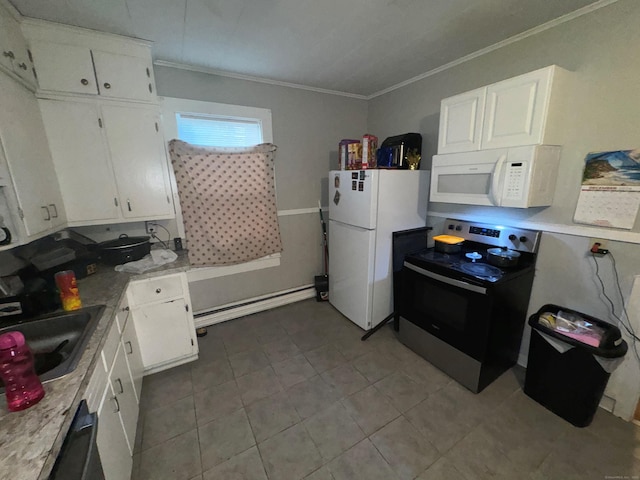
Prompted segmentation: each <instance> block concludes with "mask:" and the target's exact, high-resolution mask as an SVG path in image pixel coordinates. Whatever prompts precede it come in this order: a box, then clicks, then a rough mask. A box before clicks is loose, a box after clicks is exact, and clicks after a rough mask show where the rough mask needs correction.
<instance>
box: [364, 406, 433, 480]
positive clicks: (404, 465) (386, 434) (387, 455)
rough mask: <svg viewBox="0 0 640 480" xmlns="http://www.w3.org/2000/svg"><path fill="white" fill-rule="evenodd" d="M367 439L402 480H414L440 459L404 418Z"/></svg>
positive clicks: (397, 419)
mask: <svg viewBox="0 0 640 480" xmlns="http://www.w3.org/2000/svg"><path fill="white" fill-rule="evenodd" d="M369 439H370V440H371V442H372V443H373V444H374V445H375V447H376V448H377V449H378V451H379V452H380V453H381V454H382V456H383V457H384V459H385V460H386V461H387V463H388V464H389V465H391V468H393V470H394V471H395V472H396V475H398V478H400V479H402V480H413V479H414V478H415V477H417V476H418V475H420V474H421V473H422V472H424V471H425V470H426V469H427V468H428V467H429V466H430V465H431V464H432V463H433V462H435V461H436V460H437V459H438V457H439V456H440V455H439V453H438V450H437V449H436V448H435V447H434V446H433V445H431V443H429V441H428V440H427V439H426V438H425V437H424V436H423V435H422V434H421V433H420V432H418V431H417V430H416V429H415V428H414V427H413V426H412V425H411V424H410V423H409V422H408V421H407V419H406V418H404V417H398V418H396V419H395V420H394V421H392V422H391V423H389V424H388V425H386V426H384V427H382V428H381V429H380V430H378V431H377V432H376V433H374V434H373V435H371V437H369Z"/></svg>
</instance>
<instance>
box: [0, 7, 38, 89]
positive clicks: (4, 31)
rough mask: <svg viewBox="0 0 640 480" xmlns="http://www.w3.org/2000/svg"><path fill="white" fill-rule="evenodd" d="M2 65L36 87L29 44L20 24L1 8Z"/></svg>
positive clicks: (0, 40)
mask: <svg viewBox="0 0 640 480" xmlns="http://www.w3.org/2000/svg"><path fill="white" fill-rule="evenodd" d="M0 64H1V65H3V66H4V67H5V68H6V69H7V70H9V71H12V72H13V73H15V74H16V75H17V76H19V77H20V78H22V79H23V80H24V81H25V82H27V83H28V84H29V85H30V86H31V88H33V87H34V86H35V77H34V76H33V66H32V65H31V60H30V59H29V53H28V51H27V43H26V41H25V40H24V36H23V35H22V31H21V30H20V26H19V25H18V22H17V21H16V20H15V19H14V18H13V17H12V16H11V15H10V14H9V13H7V12H5V11H4V10H3V9H2V8H1V7H0Z"/></svg>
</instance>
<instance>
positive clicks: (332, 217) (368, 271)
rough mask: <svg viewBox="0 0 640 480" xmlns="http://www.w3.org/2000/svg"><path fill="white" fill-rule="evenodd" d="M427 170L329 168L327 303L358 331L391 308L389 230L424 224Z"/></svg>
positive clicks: (367, 328) (390, 311)
mask: <svg viewBox="0 0 640 480" xmlns="http://www.w3.org/2000/svg"><path fill="white" fill-rule="evenodd" d="M429 173H430V172H429V171H427V170H358V171H355V170H332V171H331V172H329V302H330V303H331V304H332V305H333V306H334V307H335V308H337V309H338V310H339V311H340V312H341V313H342V314H343V315H344V316H345V317H347V318H348V319H349V320H351V321H352V322H353V323H355V324H356V325H358V326H359V327H360V328H362V329H363V330H370V329H372V328H373V327H375V326H376V325H377V324H378V323H380V322H381V321H382V320H384V319H385V318H386V317H387V316H388V315H389V314H390V313H392V312H393V294H392V278H393V268H392V252H391V237H392V233H393V232H395V231H398V230H406V229H409V228H416V227H423V226H425V225H426V220H427V202H428V199H429Z"/></svg>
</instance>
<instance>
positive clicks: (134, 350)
mask: <svg viewBox="0 0 640 480" xmlns="http://www.w3.org/2000/svg"><path fill="white" fill-rule="evenodd" d="M122 348H123V350H124V353H125V355H126V358H127V365H128V367H129V373H130V374H131V380H132V382H133V391H134V393H135V395H136V400H137V401H138V403H140V395H141V393H142V376H143V374H144V366H143V364H142V354H141V353H140V345H139V343H138V336H137V335H136V328H135V325H134V322H133V320H131V318H129V320H128V321H127V322H126V323H125V327H124V331H123V332H122Z"/></svg>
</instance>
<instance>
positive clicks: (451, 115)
mask: <svg viewBox="0 0 640 480" xmlns="http://www.w3.org/2000/svg"><path fill="white" fill-rule="evenodd" d="M486 91H487V89H486V88H484V87H483V88H479V89H477V90H472V91H470V92H465V93H462V94H460V95H456V96H455V97H450V98H445V99H444V100H442V102H441V104H440V130H439V137H438V153H440V154H442V153H456V152H471V151H473V150H479V149H480V138H481V132H482V118H483V117H482V115H483V113H484V103H485V94H486Z"/></svg>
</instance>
